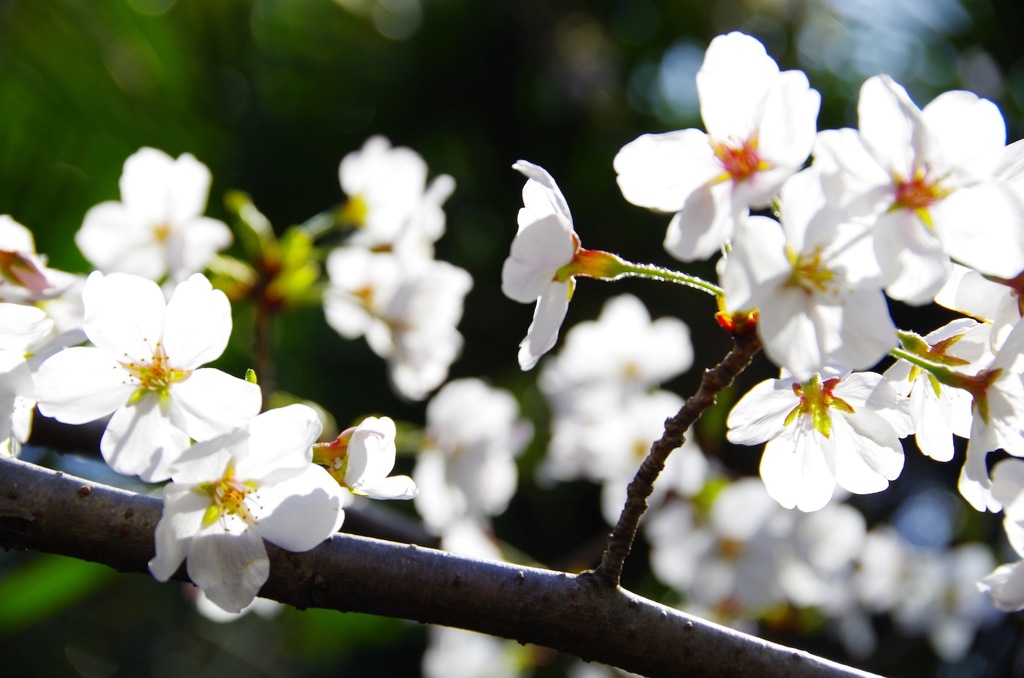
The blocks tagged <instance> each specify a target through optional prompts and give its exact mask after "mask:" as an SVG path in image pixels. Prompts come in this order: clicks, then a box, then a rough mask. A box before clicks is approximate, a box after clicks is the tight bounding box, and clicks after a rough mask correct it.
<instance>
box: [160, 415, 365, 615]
mask: <svg viewBox="0 0 1024 678" xmlns="http://www.w3.org/2000/svg"><path fill="white" fill-rule="evenodd" d="M319 435H320V420H319V418H318V417H317V414H316V412H314V411H313V410H312V409H310V408H309V407H306V406H304V405H290V406H288V407H284V408H281V409H277V410H270V411H268V412H264V413H263V414H260V415H258V416H257V417H255V418H253V419H251V420H250V421H249V422H248V423H247V424H246V425H245V426H244V427H242V428H239V429H236V430H234V431H232V432H231V433H227V434H225V435H223V436H219V437H217V438H214V439H212V440H209V441H205V442H199V443H196V444H195V445H193V446H192V448H191V449H189V450H188V451H187V452H186V453H185V454H183V455H182V456H181V457H180V458H179V459H178V460H176V462H175V463H174V465H173V466H172V468H171V478H172V482H171V483H168V484H167V485H166V486H165V487H164V512H163V516H161V518H160V522H159V523H158V524H157V527H156V535H155V541H156V555H155V556H154V558H153V559H152V560H151V561H150V562H149V570H150V572H152V574H153V576H154V577H156V579H158V580H159V581H167V580H168V579H169V578H170V577H171V576H172V575H173V574H174V573H175V571H176V570H177V569H178V567H179V566H180V565H181V563H182V561H184V560H186V559H187V569H188V575H189V578H190V579H191V580H192V581H193V582H194V583H195V584H196V585H197V586H198V587H199V588H201V589H202V590H203V592H204V593H205V594H206V596H207V597H208V598H209V599H210V600H211V601H212V602H213V603H214V604H216V605H217V606H218V607H220V608H222V609H224V610H226V611H228V612H235V613H238V612H240V611H241V610H242V609H243V608H245V607H246V606H248V605H249V604H250V603H252V601H253V599H254V598H255V597H256V593H257V592H258V591H259V590H260V587H261V586H263V584H264V583H265V582H266V581H267V578H268V576H269V574H270V561H269V560H268V558H267V553H266V549H265V547H264V545H263V540H264V539H266V540H267V541H269V542H271V543H273V544H276V545H277V546H280V547H281V548H283V549H287V550H289V551H308V550H309V549H311V548H313V547H314V546H316V545H317V544H319V543H320V542H322V541H323V540H325V539H327V538H328V537H330V536H331V535H332V534H334V533H335V532H337V531H338V528H340V527H341V523H342V521H343V519H344V517H345V513H344V511H343V509H342V506H343V493H342V492H341V489H340V488H339V487H338V484H337V483H336V482H334V480H333V479H332V478H331V477H330V476H329V475H328V474H327V472H326V471H324V469H322V468H320V467H319V466H316V465H314V464H312V452H311V446H312V444H313V442H314V441H315V440H316V439H317V437H318V436H319Z"/></svg>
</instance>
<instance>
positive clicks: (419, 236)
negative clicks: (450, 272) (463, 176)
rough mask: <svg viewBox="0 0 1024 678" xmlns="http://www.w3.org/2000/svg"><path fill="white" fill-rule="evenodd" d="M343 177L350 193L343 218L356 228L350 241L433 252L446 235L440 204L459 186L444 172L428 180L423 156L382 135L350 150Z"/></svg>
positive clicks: (340, 173)
mask: <svg viewBox="0 0 1024 678" xmlns="http://www.w3.org/2000/svg"><path fill="white" fill-rule="evenodd" d="M338 179H339V181H340V182H341V189H342V190H343V191H344V192H345V195H346V196H347V199H346V202H345V204H344V205H343V206H342V208H341V212H340V218H341V220H342V221H343V222H344V223H345V224H346V225H347V226H350V227H353V228H355V231H354V232H353V234H352V235H351V236H350V237H349V238H348V240H347V244H349V245H356V246H360V247H366V248H382V247H387V248H391V249H394V250H395V251H397V252H402V253H427V254H430V255H432V252H431V251H430V247H431V246H432V245H433V243H434V242H436V241H437V240H438V238H440V237H441V236H442V235H443V234H444V229H445V215H444V211H443V210H442V209H441V205H442V204H443V203H444V201H445V200H447V199H448V196H450V195H451V193H452V191H453V190H455V180H454V179H452V178H451V177H450V176H448V175H447V174H442V175H441V176H439V177H437V178H435V179H434V180H433V181H432V182H430V184H429V185H427V164H426V163H425V162H424V161H423V158H422V157H420V155H419V154H418V153H416V151H414V150H412V149H410V148H404V147H401V146H399V147H392V146H391V142H390V141H388V139H387V138H385V137H383V136H373V137H370V138H369V139H367V140H366V143H364V144H363V147H362V148H361V149H360V150H358V151H355V152H353V153H349V154H348V155H346V156H345V157H344V158H343V159H342V161H341V165H340V167H339V168H338Z"/></svg>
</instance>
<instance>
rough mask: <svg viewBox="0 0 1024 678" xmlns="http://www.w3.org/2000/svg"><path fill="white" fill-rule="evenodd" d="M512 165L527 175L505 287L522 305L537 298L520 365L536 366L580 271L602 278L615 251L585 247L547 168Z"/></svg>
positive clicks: (522, 163) (555, 336)
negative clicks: (594, 249)
mask: <svg viewBox="0 0 1024 678" xmlns="http://www.w3.org/2000/svg"><path fill="white" fill-rule="evenodd" d="M512 168H513V169H515V170H518V171H519V172H521V173H522V174H524V175H525V176H526V178H527V182H526V185H525V186H524V187H523V208H522V209H520V210H519V219H518V221H519V230H518V232H517V233H516V237H515V239H513V240H512V247H511V250H510V252H509V256H508V258H507V259H505V263H504V265H503V266H502V269H501V291H502V292H503V293H504V294H505V296H506V297H508V298H509V299H512V300H513V301H518V302H519V303H521V304H529V303H533V302H537V306H536V308H535V309H534V312H533V322H532V323H531V324H530V328H529V329H528V330H527V331H526V338H525V339H523V341H522V343H521V344H519V366H520V367H522V369H524V370H529V369H533V367H534V366H535V365H536V364H537V361H538V360H539V359H540V357H541V356H542V355H544V354H545V353H547V352H548V351H550V350H551V347H552V346H554V345H555V341H557V340H558V330H559V329H560V328H561V326H562V321H563V320H565V314H566V312H567V311H568V310H569V300H570V299H571V298H572V293H573V290H574V288H575V286H576V279H575V276H590V277H602V276H603V275H605V274H606V273H607V268H608V264H609V263H611V261H612V260H614V261H616V262H617V261H619V260H618V259H617V258H615V257H614V255H609V254H607V253H605V252H593V251H591V250H585V249H583V248H581V247H580V239H579V236H577V235H576V231H575V230H573V225H572V215H571V214H570V213H569V205H568V204H567V203H566V202H565V198H564V197H562V192H561V191H560V190H559V189H558V185H557V184H555V180H554V179H552V178H551V175H550V174H548V173H547V171H545V170H544V169H543V168H541V167H538V166H537V165H534V164H532V163H529V162H526V161H525V160H520V161H518V162H516V163H515V164H514V165H512Z"/></svg>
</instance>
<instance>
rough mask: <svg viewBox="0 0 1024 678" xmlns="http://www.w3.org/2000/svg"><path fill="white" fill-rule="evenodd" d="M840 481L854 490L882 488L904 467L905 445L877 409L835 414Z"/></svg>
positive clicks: (867, 491)
mask: <svg viewBox="0 0 1024 678" xmlns="http://www.w3.org/2000/svg"><path fill="white" fill-rule="evenodd" d="M832 436H833V437H834V439H835V444H836V482H837V483H839V485H840V486H841V487H842V488H843V489H845V490H847V491H849V492H853V493H854V494H871V493H874V492H881V491H882V490H884V489H885V488H886V487H888V486H889V481H890V480H895V479H896V478H898V477H899V474H900V471H902V470H903V448H902V446H901V445H900V441H899V438H898V437H897V436H896V432H895V431H894V430H893V428H892V426H890V425H889V424H888V422H886V421H885V420H884V419H882V417H880V416H878V415H877V414H875V413H874V412H871V411H866V410H862V411H859V412H857V413H856V414H855V415H849V416H847V415H842V414H839V413H834V414H833V415H832Z"/></svg>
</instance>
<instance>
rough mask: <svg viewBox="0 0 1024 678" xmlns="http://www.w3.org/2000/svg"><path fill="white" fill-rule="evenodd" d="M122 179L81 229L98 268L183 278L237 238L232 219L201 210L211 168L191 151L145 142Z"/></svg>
mask: <svg viewBox="0 0 1024 678" xmlns="http://www.w3.org/2000/svg"><path fill="white" fill-rule="evenodd" d="M120 184H121V202H115V201H109V202H104V203H100V204H99V205H96V206H95V207H93V208H92V209H90V210H89V211H88V212H87V213H86V215H85V221H84V222H83V223H82V228H81V229H80V230H79V231H78V233H76V234H75V243H76V244H77V245H78V248H79V249H80V250H81V251H82V254H83V255H85V258H86V259H88V260H89V262H90V263H92V264H93V265H94V266H95V267H96V268H97V269H99V270H100V271H104V272H120V273H131V274H134V275H140V276H143V277H145V278H149V279H151V280H160V279H162V278H163V277H164V276H165V275H166V276H169V279H170V281H171V282H177V281H180V280H184V279H185V278H187V277H188V276H189V275H191V274H192V273H195V272H197V271H200V270H202V269H203V268H204V267H205V266H206V264H207V263H209V261H210V259H212V258H213V256H214V255H215V254H216V253H217V252H219V251H220V250H222V249H224V248H225V247H227V246H228V245H229V244H231V231H230V229H228V227H227V225H226V224H224V223H223V222H221V221H217V220H216V219H211V218H209V217H204V216H202V214H203V211H204V210H205V209H206V200H207V196H208V194H209V191H210V170H208V169H207V168H206V166H205V165H203V164H202V163H201V162H199V161H198V160H196V159H195V158H194V157H193V156H191V155H190V154H188V153H185V154H184V155H182V156H180V157H178V158H177V159H174V158H172V157H171V156H169V155H167V154H166V153H164V152H163V151H158V150H156V149H153V148H143V149H141V150H139V151H138V152H136V153H135V154H133V155H132V156H131V157H129V158H128V159H127V160H126V161H125V163H124V172H123V173H122V174H121V182H120Z"/></svg>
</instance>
